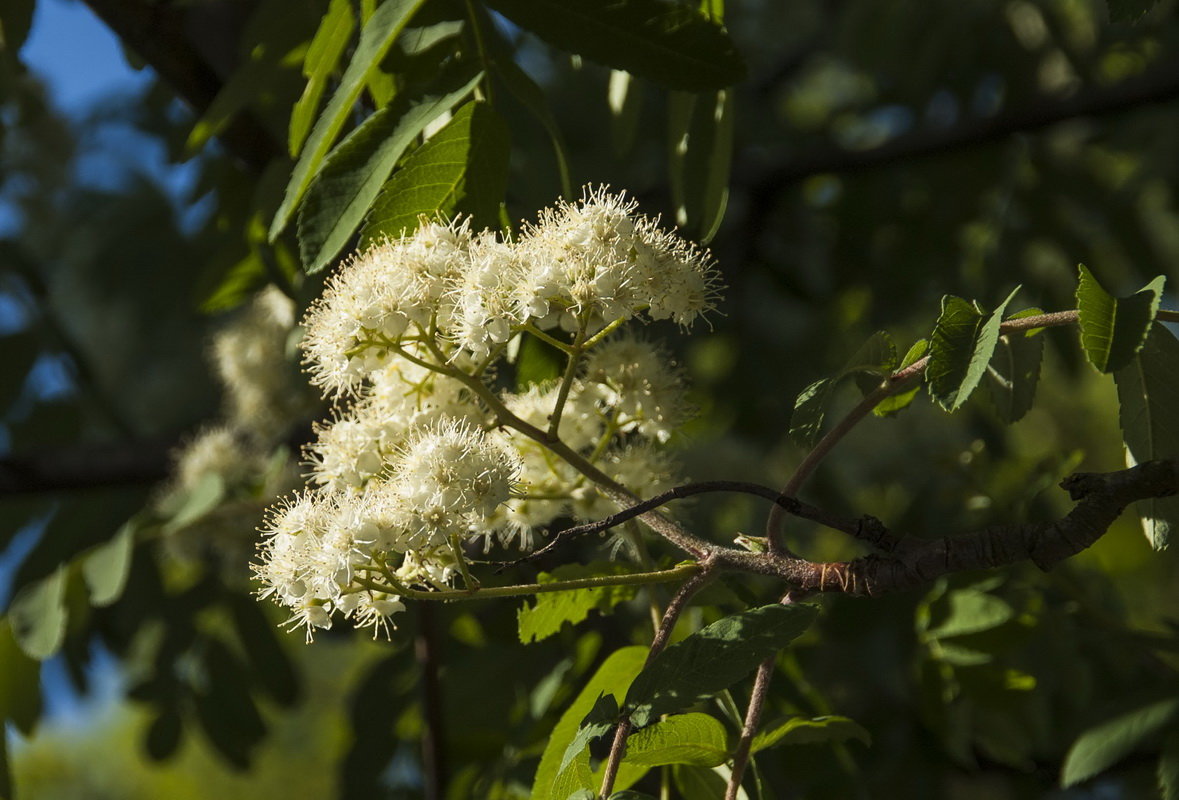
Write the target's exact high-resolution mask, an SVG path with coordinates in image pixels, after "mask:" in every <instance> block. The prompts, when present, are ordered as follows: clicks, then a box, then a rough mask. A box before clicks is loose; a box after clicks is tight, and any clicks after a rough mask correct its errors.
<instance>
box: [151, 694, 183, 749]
mask: <svg viewBox="0 0 1179 800" xmlns="http://www.w3.org/2000/svg"><path fill="white" fill-rule="evenodd" d="M183 733H184V724H183V720H182V719H181V717H180V709H179V708H177V707H175V706H164V707H163V708H161V709H160V712H159V713H158V714H157V715H156V717H155V719H153V720H152V721H151V726H150V727H149V728H148V729H147V736H146V738H145V741H144V747H145V748H146V750H147V755H148V757H149V758H151V759H152V760H153V761H164V760H165V759H168V758H171V757H172V756H173V755H175V754H176V751H177V750H178V749H180V741H181V738H182V736H183Z"/></svg>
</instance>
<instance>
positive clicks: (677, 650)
mask: <svg viewBox="0 0 1179 800" xmlns="http://www.w3.org/2000/svg"><path fill="white" fill-rule="evenodd" d="M817 615H818V610H817V609H816V608H815V607H814V606H808V605H789V606H784V605H778V604H774V605H769V606H761V607H760V608H753V609H749V610H747V611H743V612H741V613H740V614H734V615H733V616H731V617H725V618H724V619H722V620H718V621H717V622H714V623H712V624H711V625H708V626H706V627H704V628H702V629H701V630H699V631H697V632H696V633H694V634H692V635H691V636H689V637H688V638H686V639H684V640H683V641H681V642H677V643H676V644H673V645H671V646H670V647H668V648H667V649H666V650H664V651H663V652H662V653H660V654H659V655H658V656H656V657H655V659H654V660H652V662H651V663H650V664H648V665H647V667H646V668H644V669H643V671H642V672H641V673H640V674H639V676H638V677H637V678H635V681H634V683H633V684H631V687H630V691H629V692H628V693H627V696H626V704H625V708H626V710H627V711H628V713H629V714H630V718H631V721H632V722H633V723H634V725H635V727H638V728H641V727H643V726H644V725H647V724H649V723H650V722H652V721H653V720H655V719H657V718H658V717H660V716H662V715H663V714H675V713H678V712H680V711H683V710H685V709H687V708H689V707H690V706H692V705H693V704H695V703H698V702H700V701H702V700H705V699H707V698H709V697H712V696H714V695H716V694H717V693H719V692H721V691H723V690H724V689H727V688H728V687H729V686H731V685H733V684H734V683H736V682H737V681H739V680H740V679H741V678H743V677H745V676H746V675H748V674H749V673H750V672H752V671H753V670H754V669H755V668H756V667H757V665H758V664H760V663H761V662H762V661H764V660H765V659H766V658H768V657H769V656H771V655H773V654H775V653H777V652H778V651H779V650H781V649H782V648H783V647H785V646H786V645H788V644H789V643H790V642H792V641H793V640H794V639H795V638H796V637H798V635H799V634H801V633H802V632H803V631H805V630H806V629H807V627H808V626H809V625H810V624H811V622H813V621H814V619H815V617H816V616H817Z"/></svg>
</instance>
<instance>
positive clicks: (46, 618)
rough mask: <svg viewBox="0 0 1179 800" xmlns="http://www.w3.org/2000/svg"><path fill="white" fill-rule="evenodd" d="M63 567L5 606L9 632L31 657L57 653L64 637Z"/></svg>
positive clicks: (24, 588) (65, 615)
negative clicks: (7, 606)
mask: <svg viewBox="0 0 1179 800" xmlns="http://www.w3.org/2000/svg"><path fill="white" fill-rule="evenodd" d="M65 590H66V568H65V567H64V566H62V567H58V569H57V571H56V572H54V573H53V574H52V575H50V576H49V577H47V578H42V579H41V580H39V581H37V582H36V583H31V584H29V585H27V586H25V587H23V588H21V590H20V591H19V592H17V595H16V597H15V598H13V600H12V605H11V606H9V608H8V621H9V624H10V625H11V626H12V635H13V637H14V638H15V639H16V642H17V644H19V645H20V649H21V650H23V651H24V652H25V654H27V655H28V656H29V657H30V658H35V659H37V660H38V661H43V660H45V659H46V658H49V657H50V656H51V655H53V654H54V653H56V652H57V651H58V650H59V649H60V648H61V645H62V642H63V641H65V632H66V619H67V617H68V614H67V612H66V605H65Z"/></svg>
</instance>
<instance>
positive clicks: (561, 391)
mask: <svg viewBox="0 0 1179 800" xmlns="http://www.w3.org/2000/svg"><path fill="white" fill-rule="evenodd" d="M587 324H588V320H586V319H584V318H583V319H581V320H579V321H578V323H577V334H576V335H575V336H574V337H573V349H572V350H571V351H570V353H569V357H568V359H567V360H566V361H565V374H564V375H562V376H561V385H560V387H558V389H557V402H556V403H555V404H554V405H553V413H551V414H549V438H550V439H556V438H557V431H558V430H559V429H560V427H561V414H563V413H564V412H565V403H566V402H568V400H569V390H570V389H571V388H572V387H573V380H574V379H575V378H576V377H577V368H578V366H580V364H581V354H582V352H583V350H582V342H583V340H584V339H585V327H586V325H587Z"/></svg>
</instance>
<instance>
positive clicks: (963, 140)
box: [738, 61, 1179, 197]
mask: <svg viewBox="0 0 1179 800" xmlns="http://www.w3.org/2000/svg"><path fill="white" fill-rule="evenodd" d="M1176 97H1179V61H1168V62H1166V63H1165V64H1163V65H1161V66H1159V67H1156V68H1154V69H1153V70H1151V71H1150V72H1148V73H1146V74H1144V75H1140V76H1138V77H1136V78H1129V79H1127V80H1124V81H1119V82H1118V83H1116V84H1114V85H1112V86H1099V87H1091V88H1087V89H1084V90H1082V91H1079V92H1077V93H1076V94H1074V95H1071V96H1069V97H1055V98H1054V97H1045V98H1042V99H1040V100H1038V101H1035V102H1033V103H1028V104H1026V105H1024V106H1022V107H1020V108H1014V109H1010V110H1006V111H1003V112H1001V113H999V114H996V115H994V116H991V117H984V118H972V119H968V120H965V121H963V122H961V123H959V124H957V125H954V126H952V127H949V128H942V129H939V130H919V131H916V132H914V133H910V134H907V135H904V136H899V137H897V138H895V139H893V140H891V141H889V142H886V143H885V144H882V145H880V146H879V147H874V148H872V149H870V150H844V149H834V148H833V149H830V150H823V151H820V152H815V153H811V154H810V155H804V156H800V157H799V158H797V159H792V160H790V161H787V162H786V163H784V164H781V165H779V166H776V167H769V168H768V169H767V168H766V167H765V166H764V165H763V166H755V165H743V166H742V167H741V168H739V170H738V174H744V175H745V176H746V179H745V180H740V181H738V183H739V184H743V185H745V186H748V187H749V191H750V193H751V194H752V195H754V196H755V197H761V196H764V195H766V194H772V193H773V192H776V191H777V190H779V189H780V188H781V187H783V186H785V185H788V184H791V183H795V182H797V181H800V180H803V179H804V178H808V177H810V176H811V175H818V174H822V173H827V172H833V173H841V174H843V173H852V172H860V171H863V170H867V169H873V168H875V167H879V166H884V165H887V164H892V163H896V162H898V161H904V160H907V159H913V158H923V157H925V156H931V155H939V154H942V153H948V152H952V151H954V150H960V149H963V148H966V147H973V146H976V145H980V144H985V143H987V142H992V141H997V140H999V139H1003V138H1005V137H1008V136H1011V135H1012V134H1016V133H1026V132H1031V131H1037V130H1041V129H1043V128H1046V127H1048V126H1050V125H1054V124H1056V123H1058V122H1063V121H1065V120H1070V119H1077V118H1080V117H1102V116H1108V115H1110V114H1116V113H1118V112H1121V111H1128V110H1131V109H1135V108H1139V107H1141V106H1146V105H1151V104H1154V103H1161V102H1165V101H1168V100H1173V99H1174V98H1176ZM754 176H756V177H754Z"/></svg>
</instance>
